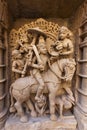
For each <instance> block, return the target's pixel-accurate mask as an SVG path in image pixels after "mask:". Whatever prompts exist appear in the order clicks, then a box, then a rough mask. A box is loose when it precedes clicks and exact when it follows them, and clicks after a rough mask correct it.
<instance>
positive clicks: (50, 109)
mask: <svg viewBox="0 0 87 130" xmlns="http://www.w3.org/2000/svg"><path fill="white" fill-rule="evenodd" d="M37 23H40V24H37ZM31 25H32V26H31ZM34 25H35V26H34ZM43 25H44V26H43ZM47 25H49V26H47ZM29 26H31V28H30V27H29ZM29 26H28V25H25V26H24V27H22V28H21V29H20V33H21V35H20V37H18V36H19V35H18V36H17V40H16V45H14V47H13V49H12V50H13V51H12V57H13V61H12V71H13V72H14V73H15V79H16V80H15V81H14V82H13V83H12V85H11V87H10V95H11V107H10V112H16V111H17V113H18V114H19V116H20V120H21V121H22V122H26V121H28V115H27V114H26V111H24V106H25V105H26V107H27V109H28V110H30V113H31V116H34V117H36V116H37V115H39V116H43V115H46V114H47V113H50V119H51V120H57V115H56V111H58V108H59V114H60V117H62V116H63V114H62V113H63V109H64V108H65V109H70V108H71V107H72V105H74V104H75V99H74V96H73V92H72V78H73V75H74V72H75V65H76V63H75V60H74V59H73V50H74V47H73V35H72V33H71V31H70V30H69V29H68V28H67V27H59V26H58V25H56V24H54V23H53V24H52V23H51V22H47V21H45V20H43V19H39V20H37V21H36V22H35V23H34V22H32V23H30V25H29ZM54 27H56V28H54ZM26 28H27V33H26V35H25V34H24V30H26ZM50 28H51V29H50ZM52 30H53V31H52ZM55 30H56V31H55ZM22 34H23V35H22ZM21 36H22V37H21ZM11 37H12V35H11ZM33 94H34V95H35V96H34V100H33V98H32V95H33ZM47 99H48V100H47ZM48 103H49V105H48Z"/></svg>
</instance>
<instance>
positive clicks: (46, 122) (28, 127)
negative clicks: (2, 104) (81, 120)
mask: <svg viewBox="0 0 87 130" xmlns="http://www.w3.org/2000/svg"><path fill="white" fill-rule="evenodd" d="M76 125H77V121H76V119H75V117H74V116H65V117H63V118H62V119H58V120H57V121H51V120H50V119H49V117H38V118H30V119H29V122H27V123H21V122H20V121H19V118H18V117H9V119H8V120H7V122H6V125H5V130H76Z"/></svg>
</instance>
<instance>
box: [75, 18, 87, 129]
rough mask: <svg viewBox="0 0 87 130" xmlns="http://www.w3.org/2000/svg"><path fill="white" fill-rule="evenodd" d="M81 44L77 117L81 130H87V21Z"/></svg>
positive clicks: (83, 27)
mask: <svg viewBox="0 0 87 130" xmlns="http://www.w3.org/2000/svg"><path fill="white" fill-rule="evenodd" d="M80 31H81V35H80V44H79V51H80V52H79V53H80V60H79V61H78V63H79V74H78V76H79V84H78V85H79V88H78V89H77V91H78V102H77V107H76V108H75V115H76V118H77V121H78V128H79V130H87V19H86V20H85V21H84V22H83V23H82V25H81V28H80Z"/></svg>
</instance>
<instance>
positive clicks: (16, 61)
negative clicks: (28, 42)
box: [12, 50, 26, 79]
mask: <svg viewBox="0 0 87 130" xmlns="http://www.w3.org/2000/svg"><path fill="white" fill-rule="evenodd" d="M12 56H13V63H12V71H13V72H14V75H15V79H18V78H20V77H21V76H22V74H23V75H24V74H25V73H26V72H24V71H23V69H24V60H23V57H22V54H21V53H20V51H19V50H13V51H12Z"/></svg>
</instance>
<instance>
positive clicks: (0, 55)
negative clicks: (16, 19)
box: [0, 0, 8, 129]
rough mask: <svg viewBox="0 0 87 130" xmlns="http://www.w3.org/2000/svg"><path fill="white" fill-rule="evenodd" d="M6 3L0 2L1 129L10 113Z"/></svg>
mask: <svg viewBox="0 0 87 130" xmlns="http://www.w3.org/2000/svg"><path fill="white" fill-rule="evenodd" d="M5 3H6V2H5V1H1V0H0V129H1V128H2V127H3V124H4V123H5V120H6V116H7V113H8V104H7V94H8V91H7V89H8V78H7V77H8V76H7V70H8V68H7V67H8V59H7V58H8V44H7V27H6V26H7V25H6V21H5V20H6V19H5V18H4V17H5V15H6V11H5V10H4V7H5V6H6V4H5ZM3 10H4V11H5V13H4V12H3Z"/></svg>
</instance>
